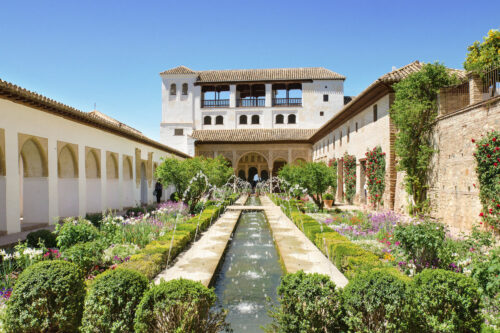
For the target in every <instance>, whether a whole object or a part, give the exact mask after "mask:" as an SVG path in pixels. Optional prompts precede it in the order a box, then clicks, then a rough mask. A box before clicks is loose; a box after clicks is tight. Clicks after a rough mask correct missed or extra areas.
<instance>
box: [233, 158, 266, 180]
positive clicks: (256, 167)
mask: <svg viewBox="0 0 500 333" xmlns="http://www.w3.org/2000/svg"><path fill="white" fill-rule="evenodd" d="M236 170H239V171H238V177H240V178H242V179H245V180H247V181H249V182H252V181H253V177H254V175H255V174H258V175H262V172H263V171H266V172H267V173H268V174H269V167H268V164H267V159H266V158H265V157H264V156H262V155H261V154H259V153H253V152H252V153H247V154H245V155H243V156H241V158H240V160H239V161H238V165H237V168H236ZM261 178H262V177H261Z"/></svg>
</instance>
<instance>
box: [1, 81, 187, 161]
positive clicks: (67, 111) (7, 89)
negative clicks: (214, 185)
mask: <svg viewBox="0 0 500 333" xmlns="http://www.w3.org/2000/svg"><path fill="white" fill-rule="evenodd" d="M0 98H3V99H7V100H10V101H12V102H14V103H20V104H25V105H28V106H29V107H32V108H35V109H39V110H42V111H46V112H49V113H52V114H57V115H59V116H62V117H65V118H69V119H71V120H74V121H78V122H81V123H84V124H86V125H89V126H93V127H96V128H100V129H102V130H106V131H109V132H112V133H113V134H117V135H121V136H123V137H126V138H128V139H131V140H134V141H137V142H141V143H144V144H147V145H149V146H152V147H155V148H158V149H160V150H163V151H166V152H169V153H173V154H175V155H177V156H181V157H186V158H187V157H189V155H187V154H185V153H183V152H181V151H178V150H176V149H174V148H171V147H169V146H166V145H164V144H162V143H159V142H157V141H154V140H152V139H150V138H148V137H147V136H145V135H144V134H142V133H141V132H139V131H138V130H136V129H133V128H132V127H130V126H127V125H125V124H123V123H121V122H119V121H117V120H116V119H113V118H111V117H109V116H107V115H105V114H103V113H101V112H99V111H97V112H98V113H96V112H83V111H80V110H78V109H75V108H73V107H71V106H68V105H66V104H62V103H60V102H57V101H55V100H53V99H50V98H47V97H45V96H43V95H40V94H37V93H35V92H32V91H29V90H27V89H24V88H21V87H19V86H17V85H15V84H13V83H10V82H7V81H4V80H2V79H0Z"/></svg>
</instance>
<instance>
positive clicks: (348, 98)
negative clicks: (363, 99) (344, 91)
mask: <svg viewBox="0 0 500 333" xmlns="http://www.w3.org/2000/svg"><path fill="white" fill-rule="evenodd" d="M355 97H356V96H344V105H346V104H347V103H349V102H350V101H352V99H353V98H355Z"/></svg>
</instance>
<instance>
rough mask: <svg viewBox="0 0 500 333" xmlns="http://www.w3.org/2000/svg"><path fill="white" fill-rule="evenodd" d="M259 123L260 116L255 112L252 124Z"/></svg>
mask: <svg viewBox="0 0 500 333" xmlns="http://www.w3.org/2000/svg"><path fill="white" fill-rule="evenodd" d="M258 124H259V116H258V115H256V114H254V115H253V116H252V125H258Z"/></svg>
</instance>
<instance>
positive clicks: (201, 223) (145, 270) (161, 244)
mask: <svg viewBox="0 0 500 333" xmlns="http://www.w3.org/2000/svg"><path fill="white" fill-rule="evenodd" d="M237 198H238V195H231V196H230V198H229V199H228V200H225V201H224V202H223V203H222V204H221V205H220V206H209V207H207V208H206V209H205V210H204V211H203V212H202V213H200V214H198V215H196V216H194V217H192V218H191V219H189V220H187V221H186V222H184V223H179V224H178V225H177V227H176V229H175V233H174V231H173V230H172V231H169V232H167V233H165V235H163V236H161V237H159V238H158V239H157V240H155V241H153V242H151V243H149V244H148V245H146V246H145V247H144V248H143V249H142V250H141V251H139V252H138V253H136V254H134V255H133V256H132V257H130V260H129V261H127V262H124V263H123V264H120V265H119V267H122V268H128V269H132V270H135V271H138V272H139V273H141V274H144V276H146V277H147V278H148V279H149V280H152V279H153V278H154V277H155V276H156V275H158V273H160V272H161V271H162V270H163V269H164V268H165V267H166V265H167V260H168V255H169V252H170V262H172V260H173V259H175V257H176V256H177V255H179V253H181V252H182V251H183V250H184V248H185V247H186V246H187V245H188V244H189V243H190V242H192V241H193V240H194V237H195V234H196V227H197V225H198V235H199V234H200V232H202V231H204V230H206V229H207V228H208V227H209V226H210V223H211V222H212V221H215V220H216V219H217V218H218V217H219V215H220V214H221V213H222V212H223V211H224V209H225V208H226V206H228V205H230V204H232V203H233V202H234V201H235V200H236V199H237ZM172 236H173V242H172ZM170 245H172V250H171V251H170Z"/></svg>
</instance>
